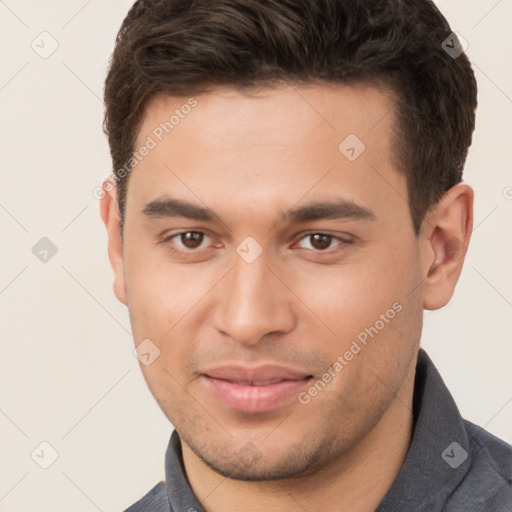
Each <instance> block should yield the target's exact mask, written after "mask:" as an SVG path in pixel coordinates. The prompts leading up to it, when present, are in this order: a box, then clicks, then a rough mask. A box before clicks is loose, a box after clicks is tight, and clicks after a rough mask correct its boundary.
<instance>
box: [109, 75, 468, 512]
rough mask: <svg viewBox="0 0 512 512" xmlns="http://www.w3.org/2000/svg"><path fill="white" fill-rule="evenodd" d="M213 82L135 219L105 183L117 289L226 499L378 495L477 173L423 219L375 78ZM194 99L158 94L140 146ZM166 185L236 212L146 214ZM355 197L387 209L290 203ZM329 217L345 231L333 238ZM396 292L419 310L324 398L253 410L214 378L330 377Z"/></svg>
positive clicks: (372, 342) (188, 443) (210, 497)
mask: <svg viewBox="0 0 512 512" xmlns="http://www.w3.org/2000/svg"><path fill="white" fill-rule="evenodd" d="M195 97H196V99H197V101H198V104H197V106H196V107H195V108H194V109H193V110H192V111H191V113H190V114H188V115H187V116H186V117H185V118H184V119H182V120H180V123H179V124H178V125H177V126H175V128H174V129H173V130H172V132H171V133H169V134H168V135H167V136H165V137H164V138H163V140H162V141H161V142H159V144H158V145H157V146H156V147H155V148H154V149H152V150H151V151H150V152H149V154H148V155H147V156H146V157H145V158H144V159H143V160H142V161H141V162H140V163H138V164H137V166H135V168H134V169H133V170H132V171H131V173H130V177H129V186H128V191H127V202H126V220H125V225H124V229H123V237H121V229H120V223H119V212H118V210H117V206H116V205H117V199H116V191H115V189H114V190H112V191H111V192H110V193H109V194H107V195H106V196H105V197H104V198H103V199H102V202H101V213H102V217H103V220H104V222H105V225H106V227H107V230H108V236H109V247H108V250H109V257H110V260H111V263H112V266H113V269H114V274H115V283H114V291H115V294H116V296H117V298H118V299H119V300H120V301H121V302H123V303H124V304H126V305H127V306H128V309H129V313H130V318H131V324H132V330H133V336H134V340H135V344H136V345H138V344H139V343H140V342H141V341H142V340H144V339H146V338H149V339H151V340H152V341H153V342H154V343H155V345H157V346H158V348H159V349H160V351H161V353H160V356H159V357H158V358H157V359H156V360H155V361H154V362H153V363H152V364H150V365H149V366H145V365H141V368H142V371H143V374H144V377H145V379H146V381H147V383H148V386H149V388H150V389H151V392H152V393H153V395H154V396H155V398H156V400H157V402H158V403H159V405H160V407H161V408H162V410H163V411H164V413H165V414H166V415H167V417H168V418H169V420H170V421H171V422H172V424H173V425H174V427H175V428H176V429H177V431H178V432H179V434H180V437H181V440H182V445H183V458H184V464H185V469H186V472H187V476H188V479H189V481H190V483H191V486H192V488H193V490H194V492H195V494H196V495H197V497H198V498H199V500H200V501H201V502H202V504H203V506H204V508H205V510H207V511H209V512H217V511H223V512H230V511H235V510H236V511H238V510H245V511H249V512H250V511H260V512H261V511H266V510H268V511H292V510H293V511H294V510H304V509H306V510H308V511H309V512H313V511H321V510H322V511H323V510H331V509H332V507H331V505H332V503H343V504H344V509H345V510H351V511H371V510H375V508H376V507H377V506H378V504H379V503H380V502H381V500H382V499H383V497H384V496H385V494H386V492H387V491H388V490H389V488H390V487H391V485H392V483H393V481H394V479H395V478H396V476H397V474H398V472H399V470H400V468H401V466H402V464H403V461H404V458H405V455H406V453H407V449H408V446H409V442H410V435H411V426H412V410H411V404H412V395H413V382H414V373H415V364H416V357H417V352H418V348H419V342H420V337H421V328H422V317H423V309H438V308H441V307H443V306H444V305H445V304H446V303H447V302H448V301H449V300H450V298H451V296H452V294H453V291H454V287H455V285H456V283H457V280H458V278H459V275H460V271H461V268H462V264H463V261H464V255H465V248H466V247H467V246H468V243H469V238H470V234H471V229H472V208H473V191H472V189H471V188H470V187H469V186H468V185H466V184H463V183H462V184H458V185H456V186H455V187H453V188H452V189H450V190H449V191H448V192H447V193H446V194H445V195H444V197H443V198H442V199H441V201H440V202H439V203H438V204H437V205H435V207H434V208H432V209H431V210H430V211H429V212H428V214H427V216H426V218H425V221H424V222H423V225H422V229H421V233H420V235H419V236H416V235H415V233H414V230H413V225H412V220H411V216H410V212H409V206H408V203H407V187H406V181H405V177H404V176H403V175H402V174H400V173H399V172H398V171H397V169H396V168H395V167H394V164H393V154H392V151H391V137H392V122H393V100H392V96H391V95H390V94H388V93H386V92H385V91H382V90H378V89H376V88H374V87H372V86H371V85H362V84H360V85H356V86H353V87H348V86H345V85H335V86H333V85H329V86H328V85H325V84H315V85H310V86H308V87H304V86H301V87H299V86H296V85H293V86H292V85H288V84H286V85H283V86H280V87H275V88H272V89H268V88H266V89H260V90H256V91H252V93H251V94H248V93H244V92H241V91H236V90H233V89H230V88H217V89H212V90H208V91H204V92H203V93H201V94H199V95H197V96H195ZM186 100H187V98H183V97H173V96H169V95H160V96H157V97H155V98H154V99H153V100H152V101H151V102H150V103H149V105H148V107H147V111H146V114H147V115H146V117H145V120H144V122H143V124H142V126H141V129H140V132H139V135H138V139H137V143H136V148H138V147H140V146H141V145H142V144H143V143H144V141H145V140H146V139H147V137H148V136H149V135H151V133H152V131H153V130H154V128H155V127H156V126H158V125H159V123H160V122H162V121H164V120H166V119H169V115H170V114H172V112H173V111H174V110H175V109H176V108H178V109H179V108H180V106H181V105H183V104H184V103H185V102H186ZM348 134H356V135H357V137H358V138H359V139H360V140H362V141H363V142H364V144H365V146H366V149H365V151H364V152H363V153H362V154H361V155H360V156H359V157H358V158H357V159H356V160H355V161H353V162H351V161H349V160H348V159H347V158H345V156H344V155H343V154H342V153H341V152H340V151H339V150H338V145H339V144H340V142H342V141H343V140H344V139H345V137H346V136H347V135H348ZM165 197H172V198H176V199H180V200H185V201H188V202H191V203H193V204H194V205H197V206H202V207H207V208H209V209H210V210H211V211H213V212H214V214H215V215H216V220H214V221H198V220H192V219H188V218H185V217H169V216H158V217H157V216H148V215H145V214H144V213H143V211H144V209H145V207H146V205H148V204H149V203H151V202H152V201H155V200H156V199H162V198H165ZM335 198H336V199H338V198H344V199H346V200H350V201H352V202H354V203H356V204H357V205H360V206H361V207H363V208H365V209H366V210H369V211H371V212H372V213H373V217H372V218H350V217H349V218H340V219H318V220H315V221H309V222H306V223H297V222H292V223H289V222H287V221H286V220H285V219H286V217H285V216H284V215H285V213H286V212H288V211H289V210H290V209H291V208H296V207H298V206H303V205H305V204H308V203H309V202H313V201H325V200H333V199H335ZM181 231H197V232H202V233H205V234H206V235H208V236H205V237H204V238H203V239H201V238H200V241H199V243H198V244H197V245H198V247H197V245H194V244H193V243H192V245H190V241H189V242H188V244H189V245H188V246H187V245H186V244H187V240H183V238H180V237H174V238H172V239H169V238H168V237H169V236H171V235H173V234H175V233H177V232H181ZM314 233H326V234H329V235H332V236H333V237H334V238H331V239H329V238H328V239H327V243H326V245H327V248H323V246H322V245H321V244H320V245H319V244H318V242H316V243H315V240H317V239H315V238H312V237H311V236H308V235H312V234H314ZM248 236H250V237H253V238H254V239H255V240H256V241H257V242H258V244H259V245H260V247H261V248H262V253H261V254H260V255H259V257H258V258H257V259H255V261H253V262H252V263H247V262H246V261H245V260H244V259H243V258H242V257H240V255H239V254H238V253H237V252H236V249H237V246H238V245H239V244H240V243H241V242H242V241H243V240H244V239H245V238H246V237H248ZM166 237H167V238H166ZM317 238H318V237H317ZM322 240H324V241H325V240H326V239H322ZM173 248H174V251H173ZM396 303H398V304H399V305H400V306H401V307H402V309H401V311H400V312H399V313H397V314H396V315H395V316H394V318H393V319H392V320H389V322H387V323H386V324H385V326H384V328H382V329H381V330H379V332H378V335H377V336H375V338H373V339H369V341H368V343H367V345H366V346H364V347H363V348H362V350H361V351H360V352H359V353H358V354H357V355H355V356H354V357H353V359H352V360H351V361H348V362H347V364H346V366H344V368H343V370H342V371H340V372H339V373H336V376H335V377H334V378H332V380H331V381H330V382H329V383H328V384H327V386H326V387H325V389H323V390H322V391H320V392H318V393H317V394H316V396H313V397H311V400H310V401H309V402H308V403H307V404H302V403H300V402H299V400H297V398H296V397H295V396H294V397H292V398H291V399H290V400H287V401H286V402H285V403H284V404H282V405H280V406H279V407H277V408H275V409H274V410H272V411H270V412H265V413H256V414H255V413H243V412H239V411H233V410H231V409H230V408H229V407H227V406H225V405H224V404H222V403H219V401H218V400H217V399H216V397H215V396H213V395H212V393H211V392H210V391H209V390H208V389H207V387H206V386H205V385H204V382H203V381H202V379H201V374H202V373H203V372H204V371H205V369H207V368H211V367H212V366H217V365H220V364H226V363H232V364H245V365H256V364H264V363H265V364H279V365H282V366H286V367H288V368H293V369H295V370H297V371H301V372H305V373H307V374H308V375H312V376H313V380H312V382H315V381H317V380H318V379H321V378H322V375H323V374H324V373H325V372H326V371H327V369H328V368H329V367H331V368H332V365H333V363H334V362H335V361H336V360H337V358H338V356H340V355H343V354H344V353H345V352H346V351H347V350H349V349H350V347H351V343H352V342H353V340H355V339H356V337H357V335H358V334H359V333H361V332H362V331H364V329H365V328H368V327H370V326H374V325H375V323H376V321H377V320H379V318H380V315H381V314H384V313H385V312H386V311H387V310H389V309H390V308H392V305H393V304H396ZM331 372H332V370H331ZM310 386H311V383H310V384H306V385H305V387H304V390H305V391H307V390H308V389H309V388H310ZM304 390H303V391H304Z"/></svg>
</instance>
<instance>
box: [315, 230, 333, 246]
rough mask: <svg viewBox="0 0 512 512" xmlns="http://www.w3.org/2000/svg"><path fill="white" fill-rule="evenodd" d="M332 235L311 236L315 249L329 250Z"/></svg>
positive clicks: (318, 234)
mask: <svg viewBox="0 0 512 512" xmlns="http://www.w3.org/2000/svg"><path fill="white" fill-rule="evenodd" d="M331 238H332V237H331V235H324V234H322V233H315V234H314V235H311V245H312V246H313V247H314V248H315V249H328V248H329V245H331Z"/></svg>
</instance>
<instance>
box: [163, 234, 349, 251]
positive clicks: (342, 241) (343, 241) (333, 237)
mask: <svg viewBox="0 0 512 512" xmlns="http://www.w3.org/2000/svg"><path fill="white" fill-rule="evenodd" d="M187 233H199V234H201V235H205V236H206V237H209V238H211V237H210V236H209V235H208V234H207V233H205V232H204V231H194V230H188V231H180V232H178V233H174V234H172V235H169V236H167V237H165V238H164V239H163V240H162V243H163V244H169V246H170V248H171V250H172V251H175V252H179V253H185V254H187V253H189V254H193V253H198V252H199V251H200V250H201V248H196V249H187V248H184V249H175V248H174V247H173V246H172V243H171V242H172V240H173V239H175V238H176V239H179V237H180V236H181V235H185V234H187ZM313 235H323V236H328V237H330V238H331V241H333V240H338V241H339V242H340V243H339V244H338V247H339V246H344V245H351V244H353V243H354V240H353V239H350V240H348V239H343V238H341V237H339V236H336V235H332V234H330V233H325V232H323V231H311V232H309V233H305V234H303V235H302V237H301V238H300V239H299V241H300V240H304V239H306V238H308V237H311V236H313ZM302 249H304V248H302ZM306 250H308V251H313V252H315V253H317V254H331V253H332V252H337V251H338V250H342V249H337V250H334V251H332V250H331V248H330V247H329V248H327V249H323V250H321V249H306Z"/></svg>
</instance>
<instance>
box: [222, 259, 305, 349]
mask: <svg viewBox="0 0 512 512" xmlns="http://www.w3.org/2000/svg"><path fill="white" fill-rule="evenodd" d="M276 275H279V272H278V271H277V270H276V268H275V266H274V268H270V266H269V262H268V260H267V257H266V255H265V251H264V252H263V254H261V255H260V256H259V257H258V258H257V259H256V260H255V261H253V262H252V263H247V262H246V261H245V260H244V259H242V258H241V257H239V256H238V255H237V254H234V267H233V269H232V270H231V272H229V274H228V275H227V276H226V279H224V280H223V282H222V283H221V286H220V287H219V289H218V290H217V292H218V296H217V299H218V302H217V307H216V310H215V314H214V327H215V328H216V329H217V330H218V331H219V332H221V333H223V334H225V335H228V336H229V337H231V338H232V339H234V340H235V341H237V342H238V343H240V344H243V345H246V346H251V345H256V344H258V343H259V342H260V341H261V340H262V339H263V338H264V337H265V336H267V335H270V334H284V333H286V332H289V331H291V330H292V329H293V327H294V325H295V321H296V318H295V314H294V311H293V302H292V301H293V297H294V295H293V293H292V292H291V291H290V290H289V289H288V288H287V286H286V285H285V284H283V281H284V282H286V280H285V279H283V280H280V279H279V278H278V277H277V276H276Z"/></svg>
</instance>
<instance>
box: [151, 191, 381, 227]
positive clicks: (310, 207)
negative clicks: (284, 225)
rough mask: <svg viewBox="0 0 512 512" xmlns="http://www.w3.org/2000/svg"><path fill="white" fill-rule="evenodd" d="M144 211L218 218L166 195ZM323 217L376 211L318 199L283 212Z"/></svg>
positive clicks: (290, 218) (306, 218) (289, 218)
mask: <svg viewBox="0 0 512 512" xmlns="http://www.w3.org/2000/svg"><path fill="white" fill-rule="evenodd" d="M142 213H143V214H144V215H145V216H147V217H150V218H158V219H162V218H170V217H184V218H187V219H192V220H198V221H203V222H213V221H216V220H217V221H218V220H219V217H218V216H217V215H216V214H215V213H214V212H212V210H210V209H208V208H203V207H202V206H197V205H195V204H193V203H189V202H188V201H183V200H181V199H173V198H169V197H165V198H163V199H156V200H154V201H151V202H150V203H148V204H147V205H146V206H145V207H144V209H143V211H142ZM322 219H350V220H376V216H375V214H374V213H373V212H372V211H371V210H368V209H367V208H364V207H363V206H360V205H358V204H356V203H354V202H352V201H349V200H347V199H336V200H332V201H317V202H313V203H309V204H306V205H304V206H300V207H296V208H292V209H291V210H288V211H287V212H286V213H284V215H283V217H282V219H281V221H285V222H289V223H306V222H311V221H316V220H322Z"/></svg>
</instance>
